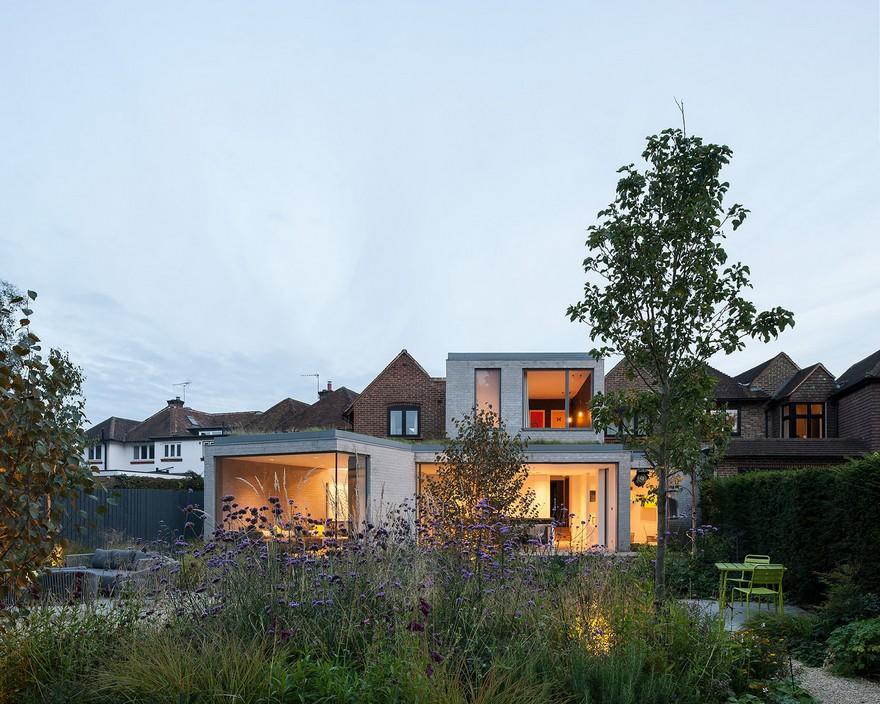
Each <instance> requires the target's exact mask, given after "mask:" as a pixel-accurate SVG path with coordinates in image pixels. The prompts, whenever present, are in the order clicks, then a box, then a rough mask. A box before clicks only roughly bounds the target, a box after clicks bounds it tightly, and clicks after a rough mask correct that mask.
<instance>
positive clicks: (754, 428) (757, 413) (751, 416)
mask: <svg viewBox="0 0 880 704" xmlns="http://www.w3.org/2000/svg"><path fill="white" fill-rule="evenodd" d="M728 408H739V437H741V438H744V439H749V440H753V439H755V438H763V437H765V435H764V404H763V403H748V404H742V405H741V406H737V405H736V404H732V403H731V404H728Z"/></svg>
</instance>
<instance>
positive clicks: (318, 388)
mask: <svg viewBox="0 0 880 704" xmlns="http://www.w3.org/2000/svg"><path fill="white" fill-rule="evenodd" d="M300 376H313V377H315V388H316V391H317V392H318V396H319V397H320V396H321V375H320V374H318V372H315V373H314V374H300Z"/></svg>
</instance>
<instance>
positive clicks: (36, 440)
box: [0, 291, 92, 584]
mask: <svg viewBox="0 0 880 704" xmlns="http://www.w3.org/2000/svg"><path fill="white" fill-rule="evenodd" d="M36 297H37V294H36V293H34V292H33V291H28V292H27V298H24V297H22V296H20V295H17V294H14V295H11V296H10V297H9V298H8V299H4V300H2V301H0V429H2V430H0V497H2V501H0V572H4V571H7V570H8V571H9V572H8V574H9V575H11V577H12V580H13V584H22V583H25V582H26V581H27V580H28V579H29V578H30V577H32V576H33V572H34V571H35V570H36V569H37V568H38V567H39V566H40V565H42V564H43V563H44V562H45V561H46V559H47V558H48V557H50V555H51V554H52V552H53V550H54V549H55V546H56V544H57V541H58V535H59V532H60V529H61V521H62V519H63V515H64V510H65V507H64V502H65V500H69V499H71V498H72V497H73V496H74V495H75V494H76V493H77V490H79V489H80V488H87V487H90V486H91V484H92V474H91V471H90V469H89V468H88V466H87V465H86V464H85V462H84V461H83V459H82V452H83V448H84V447H85V445H86V436H85V433H84V432H83V430H82V426H83V420H84V415H83V400H82V396H81V386H82V373H81V371H80V370H79V369H78V368H77V367H76V366H74V365H73V364H72V363H71V362H70V360H69V359H68V357H67V355H66V354H64V353H63V352H61V351H59V350H56V349H53V350H51V351H50V352H49V354H48V357H47V358H44V357H43V354H42V348H41V346H40V339H39V338H38V337H37V336H36V335H35V334H34V333H33V332H32V331H31V328H30V317H31V315H32V314H33V310H31V308H30V305H31V302H32V301H34V300H35V299H36Z"/></svg>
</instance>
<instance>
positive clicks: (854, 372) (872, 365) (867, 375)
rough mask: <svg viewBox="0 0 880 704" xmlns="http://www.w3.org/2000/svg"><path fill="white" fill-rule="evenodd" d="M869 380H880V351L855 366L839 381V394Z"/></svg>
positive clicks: (841, 376) (842, 375)
mask: <svg viewBox="0 0 880 704" xmlns="http://www.w3.org/2000/svg"><path fill="white" fill-rule="evenodd" d="M869 379H880V350H877V351H876V352H874V354H870V355H868V356H867V357H865V358H864V359H862V360H860V361H858V362H856V363H855V364H853V365H852V366H851V367H850V368H849V369H847V370H846V371H845V372H844V373H843V374H841V375H840V377H839V378H838V379H837V387H838V393H839V392H840V391H843V390H845V389H848V388H851V387H853V386H855V385H856V384H858V383H860V382H863V381H867V380H869Z"/></svg>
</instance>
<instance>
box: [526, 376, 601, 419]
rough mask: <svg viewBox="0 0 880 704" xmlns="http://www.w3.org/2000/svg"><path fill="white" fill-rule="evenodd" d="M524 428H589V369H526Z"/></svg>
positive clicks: (590, 394) (590, 417)
mask: <svg viewBox="0 0 880 704" xmlns="http://www.w3.org/2000/svg"><path fill="white" fill-rule="evenodd" d="M523 386H524V388H525V398H526V402H525V406H526V409H525V410H526V418H525V424H526V427H527V428H553V429H559V430H566V429H574V428H591V427H592V426H593V417H592V414H591V413H590V403H591V401H592V396H593V382H592V372H591V371H590V370H589V369H529V370H527V371H526V372H525V373H524V377H523Z"/></svg>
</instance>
